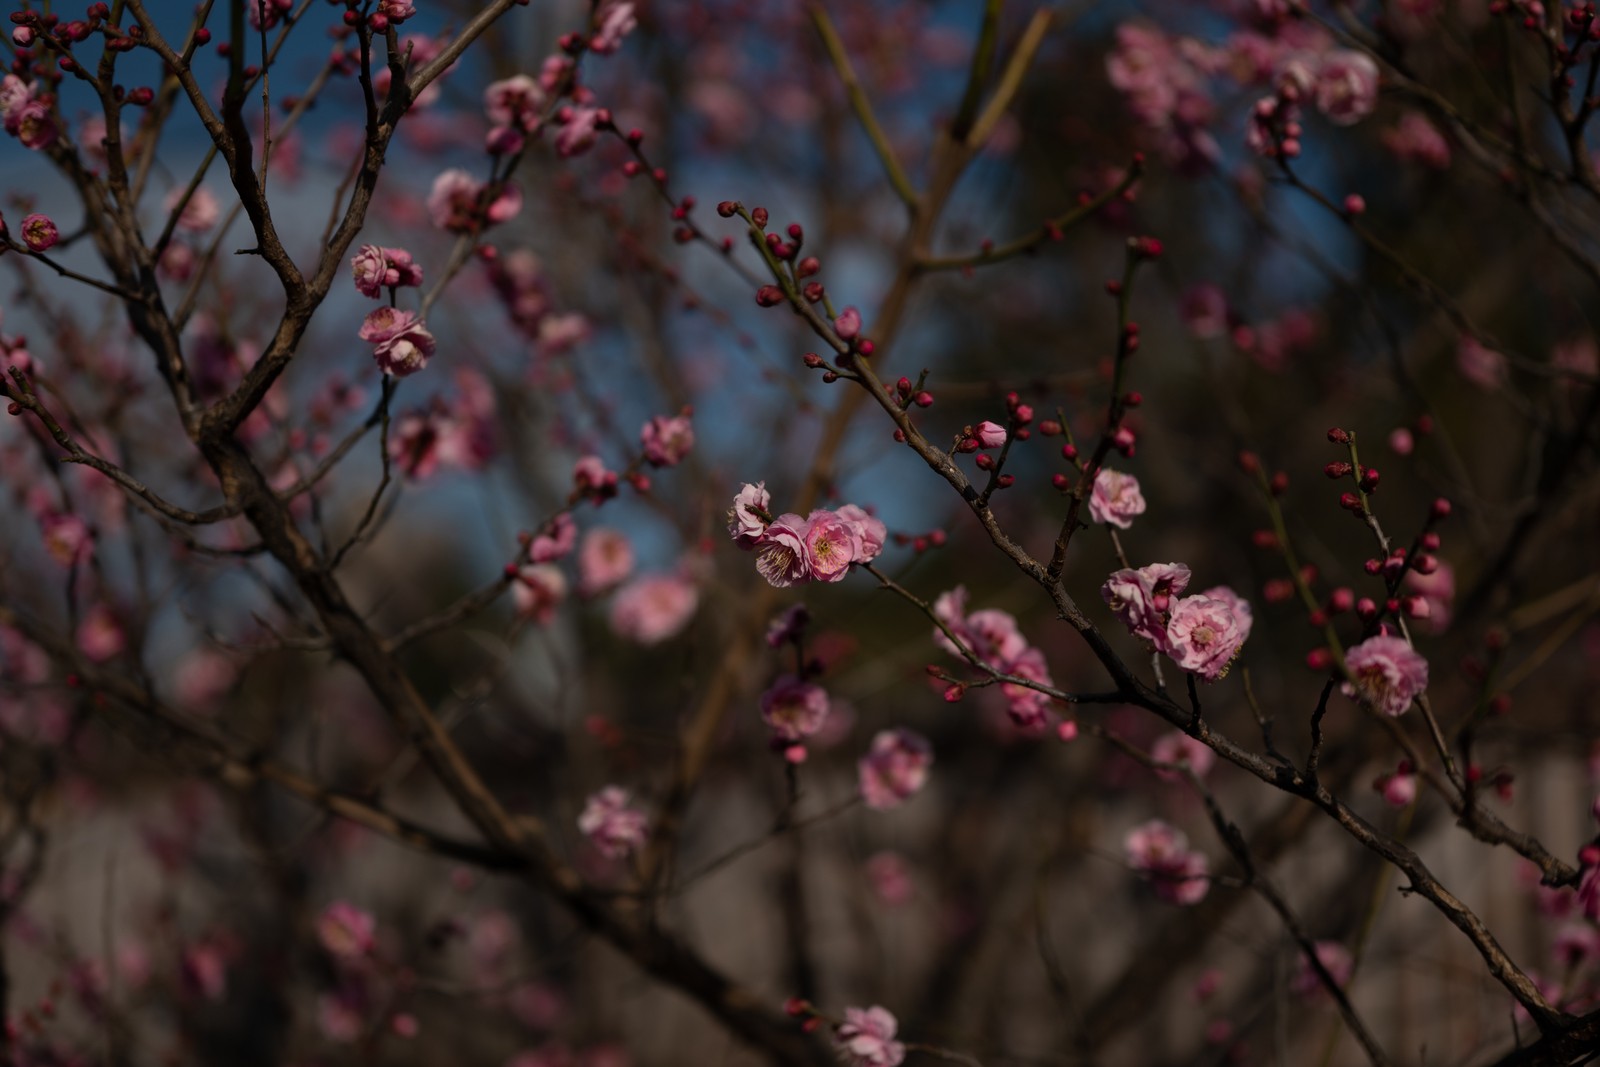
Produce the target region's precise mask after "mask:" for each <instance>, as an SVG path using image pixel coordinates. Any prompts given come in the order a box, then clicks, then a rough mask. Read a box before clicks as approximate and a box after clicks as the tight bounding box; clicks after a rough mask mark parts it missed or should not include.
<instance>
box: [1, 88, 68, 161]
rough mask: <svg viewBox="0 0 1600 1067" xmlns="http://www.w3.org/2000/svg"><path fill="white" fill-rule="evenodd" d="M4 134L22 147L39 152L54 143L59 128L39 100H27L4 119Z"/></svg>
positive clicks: (58, 135)
mask: <svg viewBox="0 0 1600 1067" xmlns="http://www.w3.org/2000/svg"><path fill="white" fill-rule="evenodd" d="M5 127H6V132H7V133H9V134H11V135H13V136H14V137H16V138H17V140H19V141H21V142H22V147H24V148H31V149H33V150H34V151H40V150H42V149H45V148H49V147H50V146H51V145H53V144H55V143H56V138H58V137H60V136H61V130H60V127H58V126H57V125H56V120H55V119H54V118H52V117H51V115H50V109H49V108H47V107H45V105H44V103H43V102H41V101H39V100H29V101H27V102H26V103H24V104H22V105H21V106H20V107H18V108H16V109H15V110H13V111H11V112H8V113H7V114H6V118H5Z"/></svg>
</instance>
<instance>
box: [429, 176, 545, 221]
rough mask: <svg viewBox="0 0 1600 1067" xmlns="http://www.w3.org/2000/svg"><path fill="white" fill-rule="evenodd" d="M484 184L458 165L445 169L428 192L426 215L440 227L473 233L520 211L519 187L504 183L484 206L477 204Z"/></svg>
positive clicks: (520, 192)
mask: <svg viewBox="0 0 1600 1067" xmlns="http://www.w3.org/2000/svg"><path fill="white" fill-rule="evenodd" d="M485 188H486V187H485V185H484V183H482V182H479V181H476V180H474V178H473V177H472V175H470V174H468V173H467V172H466V171H464V170H461V169H459V168H451V169H450V170H447V171H444V172H443V173H442V174H440V175H439V176H438V177H437V178H435V179H434V180H433V188H432V190H431V191H430V192H429V193H428V216H429V217H430V218H431V219H432V220H433V224H434V225H435V226H437V227H438V228H439V229H441V230H448V231H450V232H451V233H473V232H476V231H477V230H478V229H480V228H481V226H482V225H484V224H485V223H497V222H506V221H508V220H510V219H513V218H515V217H516V216H517V214H518V213H519V212H520V211H521V210H522V190H520V189H518V188H517V187H516V186H515V185H512V184H511V183H510V182H506V183H504V184H503V186H502V187H501V189H500V191H499V192H498V193H497V194H495V197H494V199H493V200H491V201H490V202H489V203H488V205H487V206H483V205H481V204H480V201H481V200H482V199H483V194H484V191H485Z"/></svg>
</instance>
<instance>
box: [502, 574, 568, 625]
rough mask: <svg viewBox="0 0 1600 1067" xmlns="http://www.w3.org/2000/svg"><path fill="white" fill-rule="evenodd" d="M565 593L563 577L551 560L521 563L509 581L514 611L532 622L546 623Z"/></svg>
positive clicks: (537, 623)
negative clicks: (514, 577)
mask: <svg viewBox="0 0 1600 1067" xmlns="http://www.w3.org/2000/svg"><path fill="white" fill-rule="evenodd" d="M566 597H567V577H566V575H564V574H562V573H561V571H560V569H559V568H557V567H555V566H553V565H552V564H548V563H536V564H534V565H532V566H528V567H523V568H521V569H519V570H518V571H517V577H516V579H515V580H514V581H513V582H512V583H511V599H512V601H513V603H514V604H515V605H516V609H517V614H518V615H521V616H522V617H523V618H525V619H528V620H530V621H531V622H533V623H534V624H535V625H536V626H545V625H548V624H549V622H550V621H551V620H552V619H554V618H555V616H556V608H558V607H560V606H561V602H562V601H563V600H565V599H566Z"/></svg>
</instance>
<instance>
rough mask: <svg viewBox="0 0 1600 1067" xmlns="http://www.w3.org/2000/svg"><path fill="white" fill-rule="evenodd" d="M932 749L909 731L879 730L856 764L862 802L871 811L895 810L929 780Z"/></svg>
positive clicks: (921, 738) (918, 736)
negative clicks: (870, 745) (864, 802)
mask: <svg viewBox="0 0 1600 1067" xmlns="http://www.w3.org/2000/svg"><path fill="white" fill-rule="evenodd" d="M932 762H933V746H932V745H930V744H928V741H927V739H926V738H924V737H922V736H921V735H919V734H915V733H912V732H911V731H910V730H882V731H880V732H879V733H878V735H877V736H876V737H874V738H873V739H872V747H871V749H869V750H868V752H867V754H866V755H865V756H862V757H861V760H860V761H859V762H858V763H857V764H856V770H857V774H858V777H859V779H860V788H861V799H863V800H865V801H866V803H867V807H869V808H872V809H873V810H874V811H887V810H888V809H890V808H897V807H899V806H900V805H901V804H902V803H904V802H905V801H906V800H908V799H910V797H911V796H912V794H914V793H916V792H917V791H918V790H920V789H921V788H922V786H923V784H924V783H925V782H927V780H928V765H929V764H931V763H932Z"/></svg>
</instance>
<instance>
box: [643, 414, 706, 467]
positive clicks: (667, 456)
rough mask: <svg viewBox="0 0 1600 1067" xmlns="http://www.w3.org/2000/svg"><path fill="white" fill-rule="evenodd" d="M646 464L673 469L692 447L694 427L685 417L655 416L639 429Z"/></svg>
mask: <svg viewBox="0 0 1600 1067" xmlns="http://www.w3.org/2000/svg"><path fill="white" fill-rule="evenodd" d="M639 443H640V444H641V445H643V446H644V458H645V460H646V462H648V463H649V464H651V465H652V466H655V467H675V466H677V465H678V464H679V463H681V462H682V461H683V458H684V457H685V456H687V455H688V454H689V450H690V449H692V448H693V447H694V425H693V424H692V423H691V422H690V421H689V417H688V416H687V415H673V416H670V417H669V416H666V415H657V416H655V417H654V418H652V419H650V420H649V421H648V422H646V423H645V424H644V425H643V426H642V427H641V428H640V429H639Z"/></svg>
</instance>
